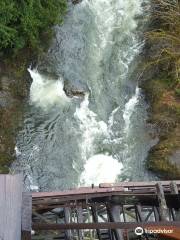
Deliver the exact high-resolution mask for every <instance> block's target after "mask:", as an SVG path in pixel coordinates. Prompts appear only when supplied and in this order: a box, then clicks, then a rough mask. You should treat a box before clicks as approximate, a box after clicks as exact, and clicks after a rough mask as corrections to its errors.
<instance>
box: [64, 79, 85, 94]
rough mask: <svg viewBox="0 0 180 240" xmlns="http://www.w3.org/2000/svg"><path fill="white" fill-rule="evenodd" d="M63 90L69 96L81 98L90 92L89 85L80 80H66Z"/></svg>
mask: <svg viewBox="0 0 180 240" xmlns="http://www.w3.org/2000/svg"><path fill="white" fill-rule="evenodd" d="M63 90H64V92H65V93H66V95H67V96H68V97H80V98H83V97H84V96H85V94H86V93H87V92H89V89H88V87H87V85H85V84H82V83H79V82H76V83H70V82H69V81H68V80H65V82H64V88H63Z"/></svg>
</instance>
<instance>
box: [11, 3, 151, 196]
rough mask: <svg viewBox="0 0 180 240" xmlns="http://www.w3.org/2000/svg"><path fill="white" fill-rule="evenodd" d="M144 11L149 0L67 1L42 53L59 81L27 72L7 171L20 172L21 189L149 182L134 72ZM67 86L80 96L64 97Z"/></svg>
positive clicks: (147, 143)
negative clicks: (25, 91) (24, 98)
mask: <svg viewBox="0 0 180 240" xmlns="http://www.w3.org/2000/svg"><path fill="white" fill-rule="evenodd" d="M144 5H148V2H147V1H144V0H83V1H82V2H81V3H79V4H77V5H72V4H70V3H69V8H68V13H67V15H66V17H65V20H64V23H63V25H62V26H56V28H55V31H56V37H55V39H54V41H53V43H52V46H51V48H50V49H49V52H48V54H47V58H48V59H50V61H49V62H50V63H49V64H50V65H51V69H53V71H54V73H55V74H56V75H57V76H58V79H57V78H55V77H54V79H53V77H50V75H48V76H47V75H45V74H43V73H42V71H41V73H40V72H39V71H38V67H37V68H36V69H31V68H29V69H28V71H29V73H30V75H31V78H32V80H33V81H32V85H31V88H30V98H29V101H28V102H27V103H26V106H25V113H24V115H25V116H24V124H23V128H22V130H20V131H19V133H18V135H17V139H16V140H17V144H16V155H17V160H16V161H15V162H14V163H13V165H12V168H11V170H12V171H13V172H23V174H24V182H25V187H26V188H27V189H30V190H33V191H49V190H57V189H59V190H63V189H69V188H72V187H77V186H81V185H91V184H95V185H97V184H99V183H101V182H115V181H129V180H147V179H149V180H150V179H154V176H153V175H152V174H150V173H149V172H148V171H147V170H146V168H145V160H146V157H147V154H148V151H149V149H150V148H151V147H152V145H153V144H154V140H153V139H152V138H151V135H150V130H149V127H148V126H147V124H146V120H147V109H148V105H147V103H146V102H145V100H144V96H143V94H142V91H141V89H140V88H139V87H138V75H137V74H136V72H137V69H136V68H137V64H136V62H137V61H138V55H139V54H140V53H141V51H142V46H143V39H142V36H141V35H142V34H141V30H142V23H141V22H140V21H141V20H140V19H142V18H143V17H144V8H143V6H144ZM47 62H48V61H47ZM47 67H48V66H47ZM65 82H66V83H68V84H69V86H73V87H74V86H76V88H81V89H83V91H84V93H85V96H84V97H77V96H74V97H68V96H67V95H66V94H65V91H64V84H65Z"/></svg>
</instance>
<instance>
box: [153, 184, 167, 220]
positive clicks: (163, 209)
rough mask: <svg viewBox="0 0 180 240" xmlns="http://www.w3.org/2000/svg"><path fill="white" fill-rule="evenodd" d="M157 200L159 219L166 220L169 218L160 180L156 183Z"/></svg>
mask: <svg viewBox="0 0 180 240" xmlns="http://www.w3.org/2000/svg"><path fill="white" fill-rule="evenodd" d="M156 189H157V195H158V201H159V214H160V219H161V221H168V220H169V213H168V208H167V204H166V199H165V196H164V190H163V186H162V184H161V183H160V182H158V183H157V184H156Z"/></svg>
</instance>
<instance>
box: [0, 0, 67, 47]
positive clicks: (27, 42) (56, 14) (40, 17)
mask: <svg viewBox="0 0 180 240" xmlns="http://www.w3.org/2000/svg"><path fill="white" fill-rule="evenodd" d="M66 2H67V0H1V1H0V51H6V50H7V49H8V50H9V49H12V50H13V51H14V52H17V51H18V50H19V49H22V48H24V47H29V48H32V49H38V48H40V47H41V35H42V33H43V32H50V31H51V27H52V26H53V25H55V24H57V23H61V22H62V17H63V14H64V13H65V11H66Z"/></svg>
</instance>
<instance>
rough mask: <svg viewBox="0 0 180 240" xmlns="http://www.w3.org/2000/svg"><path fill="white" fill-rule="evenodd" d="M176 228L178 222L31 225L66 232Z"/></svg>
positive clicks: (178, 226) (179, 224) (36, 227)
mask: <svg viewBox="0 0 180 240" xmlns="http://www.w3.org/2000/svg"><path fill="white" fill-rule="evenodd" d="M172 225H173V227H177V228H180V222H177V221H174V222H168V221H165V222H164V221H162V222H143V223H141V222H138V223H137V222H126V223H124V222H116V223H114V222H113V223H112V222H104V223H69V224H46V223H34V224H33V225H32V229H33V230H66V229H118V228H119V229H134V228H136V227H142V228H147V227H154V226H161V227H162V228H165V227H169V226H170V227H172Z"/></svg>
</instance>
